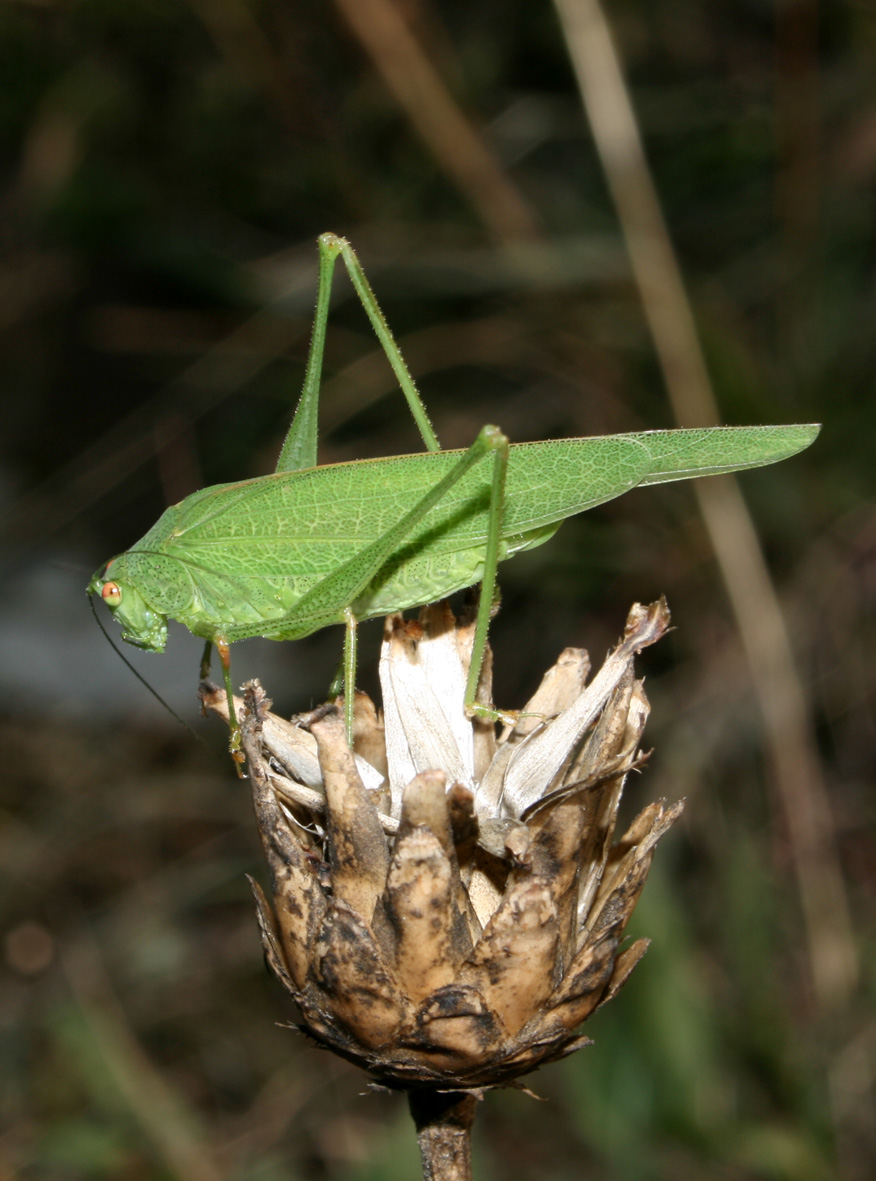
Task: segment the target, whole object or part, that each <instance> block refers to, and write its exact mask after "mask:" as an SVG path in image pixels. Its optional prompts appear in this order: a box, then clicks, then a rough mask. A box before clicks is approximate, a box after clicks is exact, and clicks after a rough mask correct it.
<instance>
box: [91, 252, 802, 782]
mask: <svg viewBox="0 0 876 1181" xmlns="http://www.w3.org/2000/svg"><path fill="white" fill-rule="evenodd" d="M338 256H340V257H341V258H342V259H343V260H344V263H345V265H346V268H347V271H348V272H349V275H350V278H351V280H352V282H353V285H354V287H355V289H356V292H357V294H358V296H359V299H360V300H361V302H362V305H363V307H364V308H365V311H366V313H367V314H368V317H369V319H370V320H371V323H372V325H373V327H374V329H375V331H376V333H377V336H378V339H379V340H380V343H381V345H382V346H383V349H384V351H385V353H386V355H387V358H388V360H389V363H390V365H391V366H392V368H393V370H394V372H395V375H396V377H397V379H398V381H399V384H400V386H401V388H402V390H403V392H404V394H405V396H406V398H407V400H408V405H409V406H410V409H411V412H412V414H413V416H414V419H415V421H416V423H417V426H418V428H419V430H420V433H421V435H422V437H423V441H424V443H425V445H426V451H425V452H420V453H418V454H414V455H399V456H393V457H390V458H386V459H373V460H357V461H354V462H351V463H337V464H327V465H323V466H322V467H319V466H317V413H318V401H319V384H320V374H321V370H322V357H323V348H324V343H325V333H326V321H327V318H328V309H329V296H330V291H331V279H332V272H333V269H334V264H335V261H336V260H337V258H338ZM819 429H820V428H819V426H817V425H814V424H809V425H797V426H754V427H711V428H705V429H697V430H668V431H642V432H638V433H635V434H624V435H604V436H598V437H595V438H585V439H557V440H551V441H547V442H540V443H516V444H509V442H508V439H507V438H506V437H505V436H504V435H503V434H502V432H501V431H500V430H499V428H498V427H495V426H485V427H484V428H483V429H482V430H481V431H480V433H479V434H478V437H477V438H476V439H475V441H474V443H472V445H471V446H470V447H469V448H468V450H464V451H463V450H458V451H442V450H440V447H439V444H438V440H437V438H436V436H435V432H434V431H433V429H432V425H431V423H430V422H429V418H428V415H427V414H426V410H425V407H424V406H423V403H422V401H421V399H420V396H419V393H418V392H417V389H416V386H415V385H414V382H413V379H412V377H411V375H410V373H409V372H408V369H407V366H406V365H405V363H404V360H403V359H402V356H401V353H400V352H399V350H398V346H397V345H396V343H395V341H394V339H393V337H392V334H391V332H390V330H389V327H388V325H387V323H386V320H385V319H384V317H383V313H382V312H381V311H380V308H379V307H378V304H377V300H376V299H375V296H374V293H373V291H372V290H371V287H370V286H369V284H368V280H367V279H366V278H365V274H364V272H363V270H362V268H361V266H360V264H359V261H358V259H357V257H356V255H355V253H354V252H353V250H352V248H351V247H350V245H349V243H348V242H346V241H345V240H344V239H343V238H338V237H336V236H335V235H334V234H323V235H322V236H321V237H320V239H319V285H318V293H317V304H316V315H315V319H314V325H313V335H312V338H311V343H310V352H309V355H308V360H307V368H306V371H305V377H304V386H303V389H302V393H301V398H300V400H299V403H298V408H297V410H296V411H295V415H294V417H293V419H292V424H291V426H290V428H289V432H288V434H287V436H286V440H285V442H284V444H283V448H282V451H281V453H280V459H279V462H278V463H277V468H276V471H275V472H274V473H273V474H272V475H269V476H261V477H259V478H257V479H252V480H244V481H242V482H240V483H237V484H219V485H216V486H215V487H212V488H204V489H202V490H201V491H200V492H195V493H193V494H192V495H191V496H187V497H186V498H185V499H184V500H182V501H180V503H179V504H176V505H173V506H172V507H171V508H169V509H167V510H166V511H165V512H164V514H163V515H162V516H161V517H160V518H159V520H158V522H157V523H156V524H155V525H154V526H153V527H152V529H150V530H149V532H148V533H147V534H146V535H145V537H143V538H142V539H141V540H140V541H138V542H137V544H136V545H134V546H133V547H132V548H131V549H129V550H128V551H126V552H125V553H123V554H120V555H118V556H116V557H114V558H112V559H111V560H110V561H109V562H108V563H107V564H106V565H105V566H102V567H101V568H100V570H99V571H98V572H97V573H96V574H95V575H94V577H93V578H92V579H91V582H90V583H89V585H88V592H89V593H90V594H95V595H99V596H100V597H101V598H102V599H103V601H104V602H105V603H106V604H107V606H108V607H109V608H110V610H111V612H112V613H113V614H114V615H115V617H116V619H117V620H118V621H119V623H120V624H121V627H122V637H123V639H125V640H127V641H128V643H131V644H134V645H136V646H137V647H138V648H144V649H146V650H147V651H149V652H161V651H162V650H163V648H164V646H165V643H166V641H167V619H168V618H171V619H176V620H178V621H179V622H180V623H182V624H184V625H185V626H186V627H187V628H188V629H189V631H190V632H192V633H193V634H194V635H196V636H201V637H203V638H204V639H205V640H206V641H207V646H206V650H205V658H204V666H203V668H204V670H206V669H207V668H208V667H209V656H210V650H211V646H214V647H215V648H216V649H217V651H218V653H219V656H220V660H221V664H222V672H223V677H224V682H225V691H226V693H227V696H228V708H229V717H230V720H231V725H232V737H231V748H232V753H233V754H235V755H238V748H239V742H240V736H239V730H238V729H237V724H236V719H235V715H234V702H233V698H232V681H231V667H230V656H229V645H230V644H231V643H232V642H233V641H235V640H242V639H245V638H248V637H251V636H264V637H266V638H267V639H271V640H296V639H300V638H301V637H303V636H307V635H310V633H311V632H315V631H318V630H319V629H320V628H323V627H328V626H329V624H344V625H345V627H346V631H345V641H344V679H345V688H344V706H345V716H346V726H347V737H348V739H349V741H350V743H351V745H352V727H353V695H354V686H355V671H356V647H355V640H356V624H357V622H358V621H359V620H364V619H370V618H372V617H374V616H377V615H385V614H387V613H388V612H392V611H401V610H404V609H405V608H408V607H418V606H422V605H423V604H424V603H428V602H432V601H434V600H436V599H440V598H443V597H444V596H446V595H449V594H451V593H453V592H454V591H457V590H461V589H463V588H464V587H467V586H472V585H473V584H475V583H477V582H481V583H482V588H481V595H480V602H479V606H478V614H477V619H476V623H475V638H474V646H473V651H472V657H471V666H470V669H469V675H468V683H467V686H466V695H465V704H466V709H467V711H468V712H469V714H478V713H480V714H483V713H485V712H486V713H487V714H488V715H489V716H495V715H492V714H490V711H485V710H484V709H483V707H481V706H478V705H477V704H476V702H475V695H476V692H477V686H478V679H479V676H480V671H481V664H482V661H483V655H484V649H485V646H486V640H487V630H488V626H489V617H490V609H491V606H492V602H493V594H494V590H495V583H496V567H497V564H498V562H500V561H504V560H505V559H506V558H510V557H511V556H512V555H513V554H516V553H519V552H521V551H522V550H526V549H532V548H533V547H534V546H537V545H541V544H542V543H543V542H545V541H547V540H548V538H550V537H552V536H553V534H554V533H555V532H556V531H557V529H558V528H559V527H560V525H561V524H562V523H563V521H564V520H565V519H566V517H570V516H573V515H574V514H575V513H580V512H583V511H584V510H585V509H588V508H591V507H592V506H593V505H597V504H601V503H602V502H603V501H606V500H611V499H612V498H613V497H615V496H620V495H621V493H623V492H627V491H628V490H629V489H630V488H636V487H640V486H642V485H645V484H658V483H663V482H664V481H669V480H683V479H687V478H689V477H692V476H704V475H716V474H719V473H722V472H732V471H739V470H742V469H744V468H750V467H759V466H761V465H763V464H768V463H774V462H775V461H777V460H780V459H785V458H787V457H788V456H790V455H793V454H795V453H796V452H797V451H801V450H802V449H803V448H804V447H808V446H809V444H810V443H811V442H812V441H813V439H814V438H815V436H816V435H817V434H818V431H819ZM205 675H206V672H205ZM238 761H239V755H238Z"/></svg>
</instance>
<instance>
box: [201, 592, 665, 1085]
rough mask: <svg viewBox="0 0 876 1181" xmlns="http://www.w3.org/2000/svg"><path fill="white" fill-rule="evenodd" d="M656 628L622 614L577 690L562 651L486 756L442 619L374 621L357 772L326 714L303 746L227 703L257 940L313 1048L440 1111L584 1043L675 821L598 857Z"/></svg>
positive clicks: (628, 836) (262, 711) (649, 824)
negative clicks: (618, 635)
mask: <svg viewBox="0 0 876 1181" xmlns="http://www.w3.org/2000/svg"><path fill="white" fill-rule="evenodd" d="M668 622H669V612H668V609H667V608H666V604H665V603H664V602H663V601H662V600H661V601H660V602H658V603H654V604H652V605H651V606H650V607H647V608H644V607H641V606H638V605H637V606H635V607H634V608H633V609H632V611H631V612H630V615H629V618H628V620H627V626H626V631H625V634H624V638H623V639H622V641H621V642H620V644H619V645H618V647H617V648H616V649H615V650H614V652H613V653H612V654H611V655H610V656H609V657H608V659H607V660H606V662H605V664H604V665H603V667H602V668H601V669H600V670H599V672H598V673H597V674H596V675H595V676H594V677H593V678H592V680H591V681H590V682H589V684H588V683H587V681H586V678H587V674H588V671H589V661H588V658H587V654H586V652H584V651H582V650H579V649H567V650H566V651H565V652H563V654H562V655H561V656H560V659H559V660H558V661H557V663H556V664H555V665H554V667H553V668H552V669H550V670H549V671H548V672H547V673H546V674H545V677H544V680H543V682H542V684H541V686H540V688H539V690H538V692H537V693H536V694H535V696H534V697H533V699H532V700H531V701H530V702H529V703H528V704H527V706H526V709H525V710H524V711H523V713H522V715H521V716H520V719H519V720H518V721H517V722H516V723H512V722H509V723H508V724H507V725H506V726H505V729H504V731H503V733H502V734H501V735H500V736H499V737H498V738H497V737H496V734H495V727H494V726H493V725H492V724H485V723H483V722H480V721H474V722H473V721H471V720H469V719H468V718H466V716H465V713H464V710H463V705H462V702H463V692H464V685H465V675H466V668H467V652H468V650H470V645H471V628H470V627H469V626H467V625H466V626H463V625H459V624H458V623H457V622H456V620H455V619H454V618H453V616H452V615H451V614H450V612H449V610H448V609H447V607H446V606H445V605H442V604H438V605H435V606H432V607H429V608H426V609H424V611H423V613H422V614H421V617H420V622H419V623H411V622H407V623H406V622H405V621H403V620H402V618H401V617H400V616H393V617H390V618H389V619H388V620H387V623H386V632H385V636H384V644H383V650H382V655H381V665H380V674H381V686H382V692H383V700H384V713H383V721H381V719H380V717H379V716H378V714H377V712H376V710H375V709H374V707H373V705H372V704H371V702H370V701H369V700H368V699H367V698H364V696H361V695H360V700H359V701H358V702H357V737H356V742H355V746H356V754H355V756H354V755H353V754H352V753H351V752H350V750H349V748H348V747H347V744H346V741H345V739H344V728H343V723H342V720H341V717H340V714H339V713H338V711H337V710H335V709H334V708H324V709H322V710H319V711H317V712H316V713H315V714H314V715H312V716H311V718H310V719H308V722H309V724H308V728H307V729H305V728H303V727H302V725H300V724H298V725H294V724H292V723H289V722H285V721H283V719H281V718H278V717H276V716H275V715H273V714H271V713H269V712H268V708H269V706H270V702H268V701H267V700H266V699H265V696H264V692H263V690H262V689H261V687H260V686H259V685H258V683H257V682H254V683H252V684H251V685H249V686H248V687H247V691H246V695H245V698H244V701H243V703H242V704H243V716H244V719H245V720H244V725H243V732H244V748H245V750H246V754H247V758H248V762H249V773H250V776H251V779H252V787H253V795H254V799H255V809H256V815H257V818H258V823H259V828H260V831H261V836H262V841H263V844H264V849H265V853H266V855H267V858H268V863H269V865H270V870H271V875H272V894H273V903H271V902H269V901H268V900H267V899H266V898H265V896H264V894H263V892H262V890H261V889H260V887H259V886H258V885H256V884H255V883H253V889H254V890H255V894H256V898H257V901H258V909H259V922H260V926H261V931H262V938H263V940H264V945H265V950H266V953H267V957H268V961H269V963H270V965H271V967H272V969H273V970H274V972H275V973H276V974H277V976H278V977H279V978H280V980H281V981H282V982H283V984H284V985H285V986H286V988H287V989H288V990H289V992H290V993H291V994H292V996H293V997H294V999H295V1001H296V1002H297V1004H298V1006H299V1008H300V1010H301V1014H302V1016H303V1022H304V1026H305V1027H306V1029H307V1031H308V1032H309V1033H310V1034H311V1035H312V1036H313V1037H315V1038H316V1039H317V1040H318V1041H319V1042H321V1043H322V1044H323V1045H325V1046H328V1047H329V1048H331V1049H333V1050H335V1051H336V1052H337V1053H340V1054H342V1055H344V1056H345V1057H347V1058H350V1059H353V1060H354V1061H356V1062H358V1063H359V1064H360V1065H362V1066H364V1067H365V1068H366V1069H367V1070H368V1071H370V1072H371V1074H372V1075H373V1076H374V1077H375V1078H377V1079H379V1080H381V1081H382V1082H384V1083H387V1084H390V1085H393V1086H402V1087H423V1086H428V1087H440V1088H453V1089H457V1090H458V1089H466V1088H473V1089H476V1088H482V1087H487V1086H491V1085H494V1084H497V1083H502V1082H506V1081H508V1080H509V1079H512V1078H514V1077H515V1076H517V1075H521V1074H524V1073H525V1072H527V1071H530V1070H532V1069H534V1068H535V1067H536V1066H538V1065H540V1064H541V1063H543V1062H547V1061H550V1060H552V1059H555V1058H559V1057H562V1056H564V1055H566V1054H569V1053H571V1052H572V1051H573V1050H575V1049H577V1048H578V1047H579V1046H581V1045H583V1044H585V1043H586V1041H587V1039H586V1038H582V1037H579V1036H578V1035H577V1034H576V1029H577V1027H578V1026H579V1025H580V1023H581V1022H582V1021H583V1020H584V1019H585V1017H587V1016H589V1014H590V1013H592V1012H593V1010H594V1009H596V1008H597V1007H598V1006H599V1005H602V1004H604V1003H605V1001H607V1000H609V999H610V998H611V997H612V996H614V995H615V993H616V992H617V991H618V989H619V988H620V987H621V985H622V984H623V983H624V981H625V980H626V979H627V977H628V976H629V974H630V972H631V971H632V969H633V967H634V966H635V964H636V963H637V962H638V960H639V959H640V958H641V956H642V954H643V953H644V951H645V949H646V947H647V940H644V939H640V940H638V941H636V942H635V943H633V944H632V945H630V946H628V947H627V948H626V949H625V950H621V941H622V939H623V934H624V928H625V927H626V924H627V921H628V919H629V917H630V914H631V912H632V909H633V907H634V905H635V903H636V899H637V898H638V896H639V893H640V891H641V889H642V886H643V884H644V881H645V877H646V875H647V873H648V868H649V865H650V862H651V857H652V855H653V851H654V846H655V844H656V843H657V841H658V840H659V838H660V837H661V836H662V834H663V833H664V832H665V831H666V830H667V828H668V827H669V826H670V825H671V824H672V822H673V821H674V820H675V819H676V817H677V816H678V814H679V812H680V811H681V804H680V803H679V804H674V805H672V806H670V807H667V806H666V805H665V803H663V802H659V803H654V804H650V805H649V806H648V807H647V808H645V809H644V811H642V812H641V813H640V814H639V816H638V817H637V818H636V819H635V820H634V821H633V823H632V825H631V826H630V828H629V830H628V831H627V832H626V833H625V834H624V835H623V836H622V837H621V839H620V840H619V841H617V842H615V841H614V830H615V823H616V818H617V812H618V805H619V802H620V796H621V791H622V788H623V784H624V779H625V777H626V774H627V773H628V771H629V770H630V769H631V768H632V767H634V766H635V765H636V763H637V759H638V758H639V756H638V745H639V741H640V738H641V735H642V730H643V727H644V724H645V719H646V717H647V714H648V703H647V700H646V698H645V694H644V691H643V688H642V683H641V682H640V681H637V680H635V678H634V676H633V657H634V655H635V653H636V652H638V651H640V650H641V649H642V648H643V647H645V646H646V645H648V644H651V643H653V642H654V641H655V640H657V639H659V637H660V636H661V635H662V634H663V633H664V631H665V630H666V627H667V626H668ZM481 690H482V698H481V699H482V700H487V699H488V697H489V691H490V690H489V684H488V683H486V679H485V681H484V683H482V686H481ZM205 695H206V698H207V702H208V704H209V705H210V707H211V708H213V709H215V710H216V711H217V712H220V713H221V712H222V705H223V698H222V697H221V695H219V694H215V695H211V694H210V693H209V692H207V691H206V690H205ZM384 727H385V728H384Z"/></svg>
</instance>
